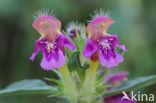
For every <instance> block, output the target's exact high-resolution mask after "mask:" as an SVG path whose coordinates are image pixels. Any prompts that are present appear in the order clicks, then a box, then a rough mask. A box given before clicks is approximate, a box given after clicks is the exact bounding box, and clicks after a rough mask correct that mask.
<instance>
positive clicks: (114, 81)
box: [107, 72, 128, 85]
mask: <svg viewBox="0 0 156 103" xmlns="http://www.w3.org/2000/svg"><path fill="white" fill-rule="evenodd" d="M127 75H128V72H123V73H119V74H115V75H114V76H112V77H111V78H109V79H108V80H107V82H110V83H112V84H113V85H115V84H118V83H120V82H121V81H123V80H124V79H125V78H126V77H127Z"/></svg>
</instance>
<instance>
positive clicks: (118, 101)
mask: <svg viewBox="0 0 156 103" xmlns="http://www.w3.org/2000/svg"><path fill="white" fill-rule="evenodd" d="M127 75H128V72H123V73H119V74H115V75H113V76H111V77H110V78H108V80H107V81H106V82H109V83H111V84H112V85H118V84H119V83H120V82H122V81H123V80H124V79H125V78H126V77H127ZM111 89H112V88H109V87H108V88H107V89H106V90H107V91H110V90H111ZM123 96H124V95H123V94H118V95H114V96H109V97H104V98H103V103H136V101H134V100H127V99H123V100H122V97H123ZM127 96H129V95H128V93H127ZM129 97H130V96H129Z"/></svg>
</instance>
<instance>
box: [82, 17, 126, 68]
mask: <svg viewBox="0 0 156 103" xmlns="http://www.w3.org/2000/svg"><path fill="white" fill-rule="evenodd" d="M113 22H114V21H113V20H112V19H111V18H110V17H105V16H98V17H96V18H95V19H93V20H92V21H91V23H90V24H89V25H88V26H87V28H86V31H87V33H88V35H89V37H88V40H87V43H86V46H85V50H84V52H83V56H84V57H86V58H90V59H91V60H93V61H95V60H99V61H100V63H101V64H102V65H103V66H104V67H107V68H111V67H114V66H117V65H118V64H119V63H121V62H123V57H122V55H120V54H118V53H117V52H116V51H115V48H116V47H119V48H121V49H123V50H124V51H127V49H126V48H125V46H124V45H120V43H119V41H118V38H117V34H115V35H109V34H106V31H107V29H108V27H109V26H110V25H111V24H112V23H113Z"/></svg>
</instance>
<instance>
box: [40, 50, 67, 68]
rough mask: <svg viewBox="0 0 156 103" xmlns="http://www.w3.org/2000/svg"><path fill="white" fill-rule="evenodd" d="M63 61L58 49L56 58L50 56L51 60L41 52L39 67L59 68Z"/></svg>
mask: <svg viewBox="0 0 156 103" xmlns="http://www.w3.org/2000/svg"><path fill="white" fill-rule="evenodd" d="M64 63H65V56H64V54H63V52H62V51H61V50H58V59H55V57H51V60H49V61H48V60H47V59H46V56H45V55H44V54H43V58H42V61H41V64H40V65H41V67H42V68H43V69H45V70H52V69H54V68H60V67H61V66H62V65H63V64H64Z"/></svg>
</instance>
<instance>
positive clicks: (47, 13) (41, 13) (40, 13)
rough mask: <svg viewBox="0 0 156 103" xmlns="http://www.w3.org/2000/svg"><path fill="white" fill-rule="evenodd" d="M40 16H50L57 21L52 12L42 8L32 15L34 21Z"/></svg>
mask: <svg viewBox="0 0 156 103" xmlns="http://www.w3.org/2000/svg"><path fill="white" fill-rule="evenodd" d="M40 16H52V17H54V18H55V19H57V17H56V15H55V14H54V10H51V9H49V8H43V9H42V10H38V11H36V12H35V15H33V17H34V18H35V19H36V18H38V17H40Z"/></svg>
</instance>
